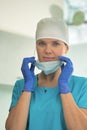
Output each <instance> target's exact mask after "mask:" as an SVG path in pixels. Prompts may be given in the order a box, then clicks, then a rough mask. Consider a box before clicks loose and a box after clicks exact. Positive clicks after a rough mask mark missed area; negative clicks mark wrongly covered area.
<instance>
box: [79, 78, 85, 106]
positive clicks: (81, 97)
mask: <svg viewBox="0 0 87 130" xmlns="http://www.w3.org/2000/svg"><path fill="white" fill-rule="evenodd" d="M80 91H81V95H80V98H79V101H78V106H79V107H80V108H87V79H86V80H85V82H84V83H83V86H82V88H81V90H80Z"/></svg>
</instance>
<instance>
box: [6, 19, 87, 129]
mask: <svg viewBox="0 0 87 130" xmlns="http://www.w3.org/2000/svg"><path fill="white" fill-rule="evenodd" d="M68 50H69V42H68V27H67V25H66V24H65V22H64V21H63V20H59V19H56V18H44V19H41V20H40V21H39V22H38V24H37V28H36V51H37V57H38V59H36V58H35V56H33V57H27V58H24V59H23V63H22V66H21V71H22V74H23V79H20V80H17V81H16V83H15V85H14V88H13V92H12V101H11V105H10V108H9V114H8V117H7V120H6V124H5V127H6V130H87V78H85V77H79V76H75V75H73V71H74V67H73V63H72V61H71V59H70V58H69V57H67V56H66V54H67V53H68ZM29 64H30V65H31V66H30V65H29ZM29 66H30V67H29ZM35 67H37V68H38V69H40V70H41V72H40V73H38V74H36V75H35Z"/></svg>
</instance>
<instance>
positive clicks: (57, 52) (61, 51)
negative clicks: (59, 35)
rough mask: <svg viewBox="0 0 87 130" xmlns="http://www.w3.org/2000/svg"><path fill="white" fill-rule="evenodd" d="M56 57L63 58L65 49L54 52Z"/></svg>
mask: <svg viewBox="0 0 87 130" xmlns="http://www.w3.org/2000/svg"><path fill="white" fill-rule="evenodd" d="M55 54H56V56H63V55H65V54H66V50H65V49H60V50H57V51H56V52H55Z"/></svg>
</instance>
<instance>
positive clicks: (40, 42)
mask: <svg viewBox="0 0 87 130" xmlns="http://www.w3.org/2000/svg"><path fill="white" fill-rule="evenodd" d="M38 45H39V46H45V45H46V43H45V42H44V41H39V42H38Z"/></svg>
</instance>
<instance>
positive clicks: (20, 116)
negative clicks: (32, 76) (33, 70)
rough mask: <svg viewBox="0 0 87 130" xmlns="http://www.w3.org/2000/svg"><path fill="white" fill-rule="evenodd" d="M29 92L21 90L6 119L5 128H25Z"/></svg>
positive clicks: (17, 129)
mask: <svg viewBox="0 0 87 130" xmlns="http://www.w3.org/2000/svg"><path fill="white" fill-rule="evenodd" d="M30 98H31V92H23V93H22V95H21V97H20V99H19V101H18V103H17V105H16V107H14V108H13V110H11V112H10V113H9V116H8V118H7V121H6V130H25V129H26V124H27V118H28V111H29V105H30Z"/></svg>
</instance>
